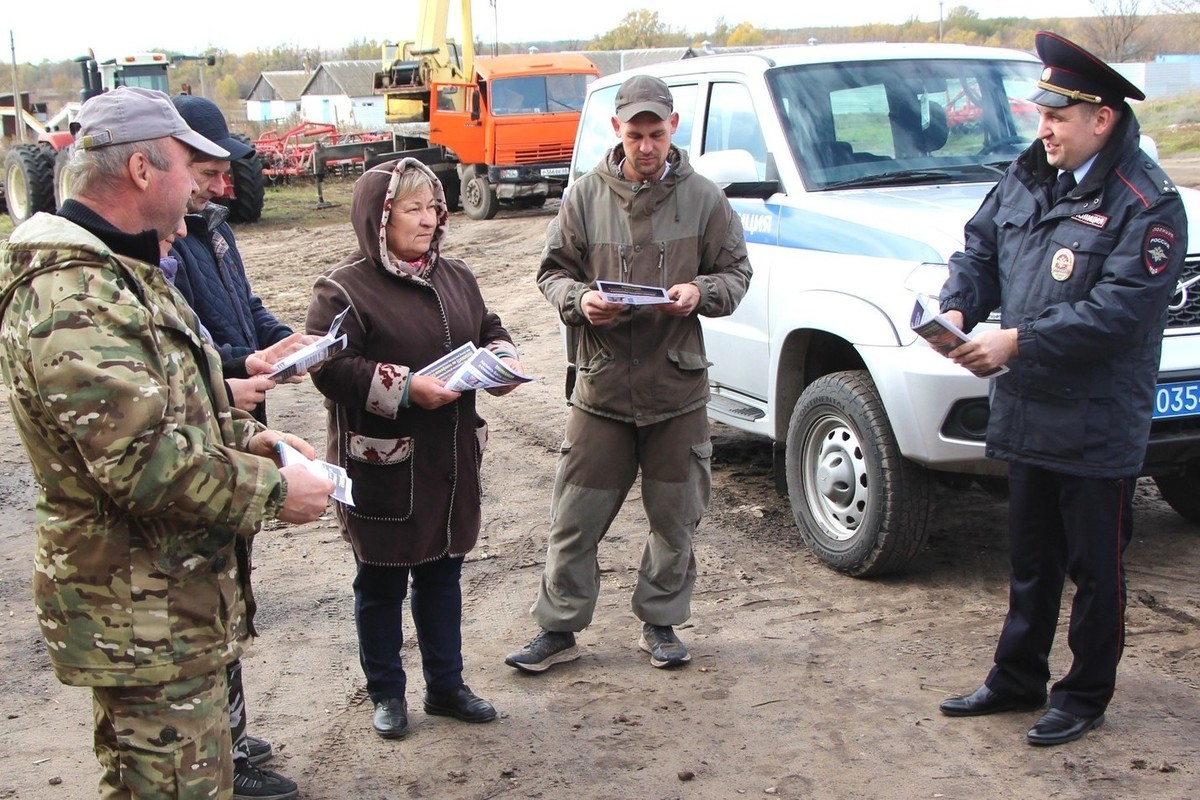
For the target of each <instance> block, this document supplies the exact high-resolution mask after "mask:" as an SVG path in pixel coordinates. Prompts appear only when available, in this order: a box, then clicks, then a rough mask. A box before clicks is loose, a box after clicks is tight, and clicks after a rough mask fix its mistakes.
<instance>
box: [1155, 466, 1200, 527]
mask: <svg viewBox="0 0 1200 800" xmlns="http://www.w3.org/2000/svg"><path fill="white" fill-rule="evenodd" d="M1154 482H1155V483H1156V484H1157V485H1158V493H1159V494H1161V495H1162V499H1163V500H1165V501H1166V503H1167V505H1169V506H1170V507H1171V508H1173V509H1174V510H1175V513H1176V514H1178V515H1179V516H1181V517H1183V518H1184V519H1186V520H1187V521H1188V522H1200V462H1198V461H1189V462H1188V463H1187V464H1186V465H1185V466H1184V468H1183V471H1182V472H1177V473H1174V474H1171V475H1156V476H1155V477H1154Z"/></svg>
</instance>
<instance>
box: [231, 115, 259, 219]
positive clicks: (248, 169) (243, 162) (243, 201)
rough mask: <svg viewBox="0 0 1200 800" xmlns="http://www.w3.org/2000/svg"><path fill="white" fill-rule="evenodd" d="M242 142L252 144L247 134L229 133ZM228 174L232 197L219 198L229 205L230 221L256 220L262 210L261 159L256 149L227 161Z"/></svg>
mask: <svg viewBox="0 0 1200 800" xmlns="http://www.w3.org/2000/svg"><path fill="white" fill-rule="evenodd" d="M231 136H232V137H233V138H234V139H237V140H238V141H240V142H242V143H243V144H246V145H250V146H253V144H254V143H253V142H251V141H250V138H249V137H248V136H244V135H242V134H240V133H234V134H231ZM229 174H230V177H232V178H233V197H224V198H221V202H222V203H224V204H225V205H227V206H229V221H230V222H258V220H259V219H260V218H261V217H262V210H263V199H264V191H263V160H262V156H260V155H259V154H258V152H257V151H255V152H253V153H251V154H250V155H248V156H246V157H245V158H235V159H234V160H233V161H230V162H229Z"/></svg>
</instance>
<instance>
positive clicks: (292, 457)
mask: <svg viewBox="0 0 1200 800" xmlns="http://www.w3.org/2000/svg"><path fill="white" fill-rule="evenodd" d="M275 452H276V453H278V454H279V462H280V463H281V464H283V466H285V467H286V466H289V465H291V464H301V465H302V466H303V467H304V468H305V469H307V470H308V471H309V472H311V473H312V474H313V475H316V476H317V477H318V478H328V479H329V480H331V481H333V493H332V494H330V495H329V496H330V497H332V498H333V499H334V500H337V501H338V502H339V503H342V504H344V505H348V506H352V505H354V496H353V494H352V491H351V490H352V488H353V486H352V484H353V482H352V481H351V480H350V476H349V475H347V474H346V470H344V469H342V468H341V467H339V466H338V465H336V464H330V463H329V462H328V461H315V460H313V459H311V458H309V457H308V456H306V455H304V453H301V452H300V451H299V450H297V449H296V448H294V447H292V446H291V445H290V444H288V443H287V442H284V441H282V440H281V441H279V442H276V443H275Z"/></svg>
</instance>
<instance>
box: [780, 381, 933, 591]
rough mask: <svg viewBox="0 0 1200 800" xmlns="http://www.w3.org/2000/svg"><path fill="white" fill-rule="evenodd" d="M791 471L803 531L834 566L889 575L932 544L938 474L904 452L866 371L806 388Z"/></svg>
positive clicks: (790, 443) (796, 413)
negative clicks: (929, 539) (929, 538)
mask: <svg viewBox="0 0 1200 800" xmlns="http://www.w3.org/2000/svg"><path fill="white" fill-rule="evenodd" d="M785 471H786V476H787V489H788V498H789V500H790V502H791V506H792V514H793V516H794V517H795V519H796V524H797V525H798V526H799V528H800V534H801V536H803V537H804V541H805V544H807V545H808V547H809V549H810V550H812V552H813V553H814V554H815V555H816V556H817V558H819V559H820V560H821V561H822V562H824V563H825V564H827V565H829V566H830V567H832V568H833V569H836V570H838V571H840V572H845V573H847V574H849V575H853V576H855V577H864V578H865V577H875V576H879V575H884V574H887V573H889V572H895V571H898V570H900V569H902V568H903V567H904V566H906V565H907V564H908V563H909V561H911V560H912V558H913V556H915V555H916V554H917V552H918V551H920V549H921V548H922V547H923V546H924V544H925V539H926V537H927V535H928V527H927V526H928V522H929V509H930V497H931V484H932V481H931V478H930V474H929V472H928V471H927V470H926V469H924V468H922V467H921V466H919V465H918V464H915V463H913V462H912V461H910V460H908V459H906V458H904V457H903V456H902V455H901V454H900V448H899V446H898V445H897V444H896V437H895V434H894V433H893V432H892V428H891V424H890V423H889V422H888V419H887V413H886V411H885V410H884V407H883V401H882V400H881V399H880V397H879V391H878V390H877V389H876V388H875V384H874V382H873V381H872V380H871V378H870V375H868V373H867V372H866V371H864V370H852V371H845V372H834V373H831V374H829V375H825V376H822V377H820V378H818V379H817V380H815V381H813V382H812V383H811V384H810V385H809V386H808V388H807V389H805V390H804V393H803V394H801V396H800V399H799V400H798V401H797V402H796V406H795V408H794V410H793V411H792V416H791V421H790V423H789V425H788V432H787V443H786V455H785Z"/></svg>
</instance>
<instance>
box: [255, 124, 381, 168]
mask: <svg viewBox="0 0 1200 800" xmlns="http://www.w3.org/2000/svg"><path fill="white" fill-rule="evenodd" d="M254 149H255V150H257V151H258V154H259V155H260V156H261V157H262V160H263V175H265V176H267V177H268V178H269V179H271V180H274V181H281V180H287V179H288V178H292V177H299V176H309V175H314V176H317V177H324V176H325V175H328V174H330V173H332V172H338V173H342V174H349V173H351V172H357V171H359V170H361V169H362V167H363V164H364V162H366V161H367V160H368V159H371V158H372V157H373V156H376V155H378V154H380V153H387V152H390V151H393V150H397V149H398V148H397V146H396V142H395V140H394V136H393V134H391V133H379V132H375V133H340V132H339V131H338V129H337V126H336V125H332V124H328V123H320V122H301V123H299V124H297V125H296V126H294V127H293V128H291V129H290V130H288V131H286V132H284V133H280V132H279V131H276V130H269V131H266V132H264V133H263V134H262V135H261V136H259V137H258V138H257V139H255V140H254Z"/></svg>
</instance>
